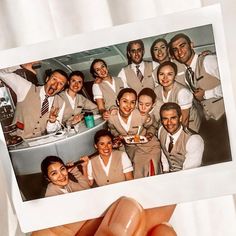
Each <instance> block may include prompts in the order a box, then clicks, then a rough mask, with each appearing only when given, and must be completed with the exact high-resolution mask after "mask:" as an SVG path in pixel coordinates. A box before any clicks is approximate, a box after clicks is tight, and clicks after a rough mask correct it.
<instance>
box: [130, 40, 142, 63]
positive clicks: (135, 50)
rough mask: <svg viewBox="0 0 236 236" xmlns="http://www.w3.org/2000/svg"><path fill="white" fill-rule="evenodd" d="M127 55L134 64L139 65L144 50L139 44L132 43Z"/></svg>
mask: <svg viewBox="0 0 236 236" xmlns="http://www.w3.org/2000/svg"><path fill="white" fill-rule="evenodd" d="M128 55H129V57H130V59H131V61H132V62H133V63H134V64H140V63H141V62H142V60H143V55H144V50H143V49H142V47H141V45H140V44H139V43H133V44H132V45H131V48H130V51H129V52H128Z"/></svg>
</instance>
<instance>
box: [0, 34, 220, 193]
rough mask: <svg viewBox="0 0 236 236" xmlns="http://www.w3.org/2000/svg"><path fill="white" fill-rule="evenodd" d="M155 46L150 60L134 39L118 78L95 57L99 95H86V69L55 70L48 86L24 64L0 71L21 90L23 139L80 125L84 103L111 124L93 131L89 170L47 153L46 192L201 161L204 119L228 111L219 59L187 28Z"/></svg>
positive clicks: (65, 190) (18, 118)
mask: <svg viewBox="0 0 236 236" xmlns="http://www.w3.org/2000/svg"><path fill="white" fill-rule="evenodd" d="M150 52H151V56H152V61H145V60H143V57H144V53H145V48H144V43H143V41H142V40H134V41H131V42H129V43H128V45H127V59H128V65H127V66H125V67H124V68H122V69H121V71H120V73H119V74H118V76H117V77H113V76H112V75H110V73H109V69H108V65H107V64H106V62H105V61H104V60H103V59H95V60H94V61H93V62H92V63H91V66H90V73H91V75H92V76H93V77H94V79H95V81H94V84H93V87H92V91H93V96H94V98H93V99H94V101H90V100H89V99H87V98H85V97H84V96H83V95H81V94H80V91H81V90H82V87H83V83H84V75H83V73H82V72H80V71H74V72H72V73H71V74H70V75H69V76H68V75H67V73H65V72H64V71H62V70H59V69H57V70H54V71H52V72H51V74H49V75H48V76H47V78H46V81H45V84H44V85H43V86H38V85H35V84H33V83H32V82H31V81H28V80H26V79H25V78H23V77H22V76H21V75H20V74H19V73H17V70H18V69H19V68H18V67H13V68H8V69H5V70H1V71H0V79H1V80H2V81H3V82H4V83H6V84H7V85H8V86H10V87H11V89H12V90H13V91H14V92H15V93H16V96H17V105H16V111H15V117H14V122H15V123H16V125H17V135H19V136H21V137H23V138H31V137H37V136H41V135H43V134H46V133H50V132H55V131H57V130H59V129H60V128H61V126H69V125H75V124H77V123H78V122H81V120H82V119H83V114H82V110H84V109H88V110H92V111H93V112H94V114H95V113H100V114H101V115H102V116H103V118H104V119H105V120H107V123H108V130H100V131H98V132H97V133H96V135H95V137H94V145H95V148H96V149H97V152H98V153H97V155H95V157H93V158H91V159H90V158H88V157H87V156H84V157H81V160H83V163H82V164H81V165H82V171H79V170H78V168H77V167H76V165H74V164H73V163H68V164H64V162H63V160H61V159H60V158H59V157H56V156H48V157H46V158H45V159H44V161H43V162H42V163H41V169H42V173H43V175H44V176H45V178H46V179H47V180H48V181H49V184H48V187H47V191H46V196H53V195H57V194H63V193H68V192H73V191H78V190H82V189H88V188H90V187H91V186H94V185H96V186H103V185H107V184H112V183H117V182H121V181H125V180H131V179H133V178H141V177H147V176H153V175H157V174H160V173H167V172H174V171H179V170H184V169H189V168H194V167H198V166H200V165H201V162H202V156H203V152H204V141H203V139H202V138H201V136H200V135H199V134H198V133H199V130H200V127H201V122H202V120H205V121H207V120H209V119H214V120H219V119H221V118H222V117H223V116H224V104H223V94H222V89H221V83H220V76H219V71H218V64H217V58H216V56H215V55H212V54H211V53H209V52H206V53H202V54H200V55H197V54H196V53H195V52H194V47H193V42H191V40H190V38H189V37H188V36H187V35H185V34H182V33H180V34H177V35H175V36H174V37H173V38H172V39H171V40H170V42H169V43H167V41H166V40H165V39H163V38H159V39H157V40H155V41H154V42H153V44H152V46H151V48H150ZM31 66H32V65H31ZM31 68H32V67H31ZM95 103H96V104H95ZM126 136H131V137H135V136H138V141H135V142H130V143H128V142H126V141H125V139H124V137H126ZM140 137H145V139H146V141H145V142H141V141H140V140H141V139H140ZM133 141H134V140H133ZM114 147H115V148H114Z"/></svg>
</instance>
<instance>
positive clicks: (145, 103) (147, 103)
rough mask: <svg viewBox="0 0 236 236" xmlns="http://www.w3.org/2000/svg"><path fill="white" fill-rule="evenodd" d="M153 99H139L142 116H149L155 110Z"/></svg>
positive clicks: (143, 96)
mask: <svg viewBox="0 0 236 236" xmlns="http://www.w3.org/2000/svg"><path fill="white" fill-rule="evenodd" d="M153 105H154V104H153V101H152V98H151V97H150V96H148V95H141V96H140V97H139V99H138V109H139V111H140V113H141V115H146V114H148V113H149V112H150V111H151V109H152V108H153Z"/></svg>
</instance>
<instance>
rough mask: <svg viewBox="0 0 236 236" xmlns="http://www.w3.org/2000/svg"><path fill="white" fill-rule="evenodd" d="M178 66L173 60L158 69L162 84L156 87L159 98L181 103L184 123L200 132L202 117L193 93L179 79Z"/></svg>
mask: <svg viewBox="0 0 236 236" xmlns="http://www.w3.org/2000/svg"><path fill="white" fill-rule="evenodd" d="M176 75H177V66H176V64H175V63H173V62H171V61H166V62H164V63H162V64H161V65H160V66H159V67H158V70H157V78H158V81H159V84H160V85H161V86H157V87H156V88H155V93H156V95H157V98H158V99H160V100H162V101H163V102H164V103H166V102H175V103H177V104H179V106H180V107H181V111H182V125H183V126H184V127H187V128H190V129H192V130H193V131H195V132H198V130H199V127H200V124H201V119H200V116H199V114H198V112H197V109H196V108H195V106H194V104H193V95H192V93H191V92H190V90H189V89H188V88H186V87H184V86H183V85H181V84H180V83H178V82H177V81H175V76H176Z"/></svg>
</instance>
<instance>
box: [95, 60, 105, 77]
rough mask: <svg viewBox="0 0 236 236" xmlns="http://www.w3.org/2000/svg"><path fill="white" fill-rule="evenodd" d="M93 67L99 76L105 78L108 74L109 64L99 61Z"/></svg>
mask: <svg viewBox="0 0 236 236" xmlns="http://www.w3.org/2000/svg"><path fill="white" fill-rule="evenodd" d="M93 69H94V71H95V73H96V74H97V76H98V77H100V78H101V79H105V78H106V77H107V76H108V69H107V66H106V65H105V64H104V63H103V62H102V61H99V62H97V63H95V64H94V65H93Z"/></svg>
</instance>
